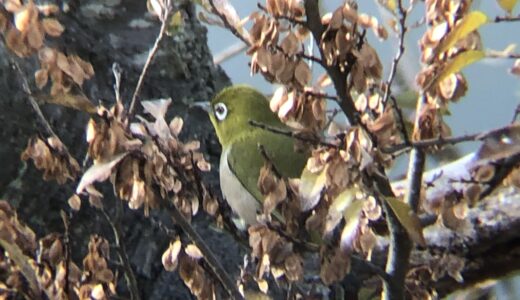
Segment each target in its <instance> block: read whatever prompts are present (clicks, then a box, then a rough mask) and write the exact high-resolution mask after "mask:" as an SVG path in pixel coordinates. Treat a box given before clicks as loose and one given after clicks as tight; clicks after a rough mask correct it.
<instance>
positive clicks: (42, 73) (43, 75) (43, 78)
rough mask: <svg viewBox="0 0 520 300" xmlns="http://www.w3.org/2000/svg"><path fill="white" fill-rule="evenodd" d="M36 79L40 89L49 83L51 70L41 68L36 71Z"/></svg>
mask: <svg viewBox="0 0 520 300" xmlns="http://www.w3.org/2000/svg"><path fill="white" fill-rule="evenodd" d="M34 80H35V81H36V86H37V87H38V88H39V89H42V88H43V87H44V86H46V85H47V82H48V80H49V72H48V71H47V70H46V69H39V70H38V71H36V72H35V73H34Z"/></svg>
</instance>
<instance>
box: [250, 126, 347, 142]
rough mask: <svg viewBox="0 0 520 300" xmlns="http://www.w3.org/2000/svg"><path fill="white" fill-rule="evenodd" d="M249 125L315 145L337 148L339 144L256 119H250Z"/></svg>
mask: <svg viewBox="0 0 520 300" xmlns="http://www.w3.org/2000/svg"><path fill="white" fill-rule="evenodd" d="M249 125H251V126H253V127H258V128H260V129H263V130H267V131H270V132H272V133H276V134H280V135H285V136H288V137H291V138H294V139H296V140H300V141H302V142H306V143H309V144H312V145H315V146H317V145H319V146H325V147H329V148H337V147H338V145H334V144H331V143H327V142H323V141H320V140H318V139H313V138H307V137H303V136H301V135H299V134H297V133H294V132H292V131H289V130H284V129H281V128H278V127H273V126H269V125H266V124H264V123H260V122H257V121H254V120H249Z"/></svg>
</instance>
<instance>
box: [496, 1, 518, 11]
mask: <svg viewBox="0 0 520 300" xmlns="http://www.w3.org/2000/svg"><path fill="white" fill-rule="evenodd" d="M497 2H498V5H500V7H502V9H503V10H505V11H507V12H508V13H512V12H513V9H514V8H515V5H516V3H517V2H518V0H497Z"/></svg>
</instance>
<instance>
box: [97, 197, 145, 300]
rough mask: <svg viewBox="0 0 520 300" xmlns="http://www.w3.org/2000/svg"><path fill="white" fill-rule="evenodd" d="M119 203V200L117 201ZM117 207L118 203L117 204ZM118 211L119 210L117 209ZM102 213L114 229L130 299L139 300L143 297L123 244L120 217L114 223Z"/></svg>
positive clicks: (105, 213) (102, 211)
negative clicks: (140, 294)
mask: <svg viewBox="0 0 520 300" xmlns="http://www.w3.org/2000/svg"><path fill="white" fill-rule="evenodd" d="M116 201H119V200H116ZM116 206H117V203H116ZM116 209H117V208H116ZM100 210H101V213H102V214H103V216H104V217H105V219H106V221H107V222H108V224H109V225H110V228H112V233H113V234H114V242H115V248H116V251H117V254H118V255H119V260H120V262H121V267H122V268H123V272H124V273H125V279H126V283H127V285H128V290H129V291H130V299H134V300H139V299H141V297H140V296H139V288H138V285H137V280H136V279H135V275H134V272H133V271H132V266H131V265H130V260H129V259H128V255H127V253H126V249H125V245H124V244H123V243H121V236H122V235H121V226H120V225H119V220H118V217H117V218H116V220H115V222H114V221H112V218H111V217H110V216H109V215H108V213H107V212H106V211H105V210H104V209H103V208H101V209H100Z"/></svg>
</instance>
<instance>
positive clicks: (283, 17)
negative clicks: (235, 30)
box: [257, 3, 305, 26]
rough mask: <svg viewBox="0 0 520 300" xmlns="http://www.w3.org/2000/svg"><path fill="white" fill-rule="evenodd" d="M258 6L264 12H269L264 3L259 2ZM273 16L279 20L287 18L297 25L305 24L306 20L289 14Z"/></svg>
mask: <svg viewBox="0 0 520 300" xmlns="http://www.w3.org/2000/svg"><path fill="white" fill-rule="evenodd" d="M257 6H258V8H259V9H260V10H262V11H263V12H265V13H269V12H268V11H267V8H266V7H265V6H263V5H262V4H260V3H257ZM273 17H274V18H275V19H277V20H286V21H289V22H290V23H292V24H295V25H300V26H305V22H304V21H302V20H298V19H295V18H293V17H289V16H284V15H273Z"/></svg>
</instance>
